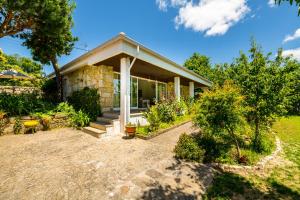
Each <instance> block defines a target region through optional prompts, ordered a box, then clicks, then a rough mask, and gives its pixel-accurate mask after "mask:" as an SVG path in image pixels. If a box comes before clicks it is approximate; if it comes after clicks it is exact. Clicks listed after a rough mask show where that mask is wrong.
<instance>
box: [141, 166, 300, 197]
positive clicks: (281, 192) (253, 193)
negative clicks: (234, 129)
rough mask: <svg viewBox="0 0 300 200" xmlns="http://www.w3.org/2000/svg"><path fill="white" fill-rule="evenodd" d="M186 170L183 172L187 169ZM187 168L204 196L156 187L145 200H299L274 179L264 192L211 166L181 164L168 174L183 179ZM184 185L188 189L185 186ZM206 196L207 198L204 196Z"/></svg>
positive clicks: (197, 191)
mask: <svg viewBox="0 0 300 200" xmlns="http://www.w3.org/2000/svg"><path fill="white" fill-rule="evenodd" d="M184 168H185V170H182V169H184ZM186 168H188V169H189V170H191V172H192V173H188V174H186V176H187V177H188V178H190V179H191V180H192V181H193V182H194V183H196V184H197V185H198V186H200V188H201V190H202V192H201V191H200V192H199V190H193V189H194V188H191V187H190V188H184V187H174V185H173V186H170V185H162V184H156V185H155V186H153V187H151V188H149V189H148V190H146V191H144V193H143V195H142V197H141V199H145V200H148V199H153V200H163V199H166V200H168V199H183V200H185V199H188V200H190V199H201V197H202V199H253V200H254V199H255V200H259V199H272V200H276V199H290V200H299V199H300V193H299V192H297V191H294V190H292V189H290V188H289V187H287V186H285V185H283V184H281V183H279V182H277V181H276V180H274V179H267V180H266V182H265V183H266V189H264V190H262V189H261V188H260V187H259V186H258V185H257V183H256V184H254V183H253V182H252V181H250V180H248V179H246V178H245V177H243V176H240V175H238V174H235V173H230V172H223V171H221V170H220V169H216V168H212V167H210V166H208V165H202V164H196V163H185V162H181V161H179V160H177V161H176V162H175V163H173V164H172V165H171V166H170V167H168V168H167V170H170V171H174V172H176V173H178V177H182V174H180V173H182V172H183V171H185V172H186V171H187V170H186ZM175 181H176V182H177V183H180V182H182V180H181V178H176V179H175ZM182 185H185V184H184V182H183V184H181V186H182ZM204 191H206V192H205V194H203V193H204Z"/></svg>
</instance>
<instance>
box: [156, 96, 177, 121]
mask: <svg viewBox="0 0 300 200" xmlns="http://www.w3.org/2000/svg"><path fill="white" fill-rule="evenodd" d="M157 109H158V113H159V118H160V120H161V122H165V123H169V122H173V121H175V119H176V113H175V110H174V108H173V105H172V103H170V102H167V101H165V102H161V103H159V104H157Z"/></svg>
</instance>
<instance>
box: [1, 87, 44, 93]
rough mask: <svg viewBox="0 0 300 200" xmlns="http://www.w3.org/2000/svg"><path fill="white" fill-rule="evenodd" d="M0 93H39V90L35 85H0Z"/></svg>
mask: <svg viewBox="0 0 300 200" xmlns="http://www.w3.org/2000/svg"><path fill="white" fill-rule="evenodd" d="M0 93H8V94H28V93H38V94H40V93H41V90H40V89H39V88H36V87H22V86H0Z"/></svg>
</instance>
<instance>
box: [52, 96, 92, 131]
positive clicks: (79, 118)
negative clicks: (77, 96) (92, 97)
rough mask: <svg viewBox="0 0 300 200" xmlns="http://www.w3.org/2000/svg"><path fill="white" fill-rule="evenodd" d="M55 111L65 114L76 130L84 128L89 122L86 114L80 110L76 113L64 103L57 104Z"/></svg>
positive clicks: (70, 106)
mask: <svg viewBox="0 0 300 200" xmlns="http://www.w3.org/2000/svg"><path fill="white" fill-rule="evenodd" d="M55 111H56V112H61V113H65V114H67V115H68V116H69V118H70V119H71V122H72V125H73V126H74V127H76V128H80V127H83V126H86V125H88V124H89V122H90V117H89V115H88V114H86V113H84V112H83V111H82V110H79V111H78V112H76V111H75V109H74V108H73V106H72V105H69V104H68V103H66V102H62V103H60V104H58V106H57V107H56V109H55Z"/></svg>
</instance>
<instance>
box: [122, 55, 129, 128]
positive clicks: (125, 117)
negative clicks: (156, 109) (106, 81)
mask: <svg viewBox="0 0 300 200" xmlns="http://www.w3.org/2000/svg"><path fill="white" fill-rule="evenodd" d="M120 82H121V87H120V89H121V91H120V92H121V98H120V129H121V133H125V125H126V124H127V123H128V122H129V120H130V59H129V58H128V57H127V58H125V57H124V58H121V65H120Z"/></svg>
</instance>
